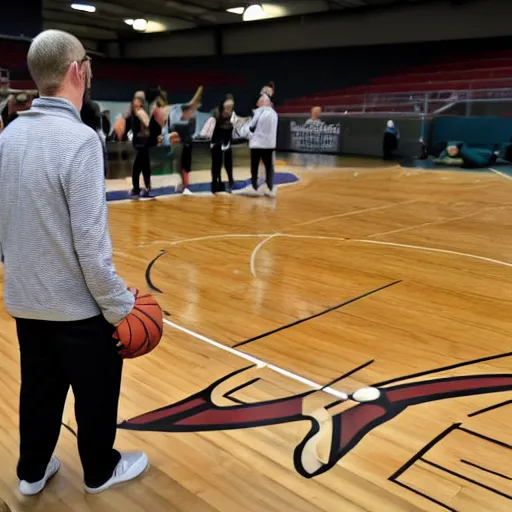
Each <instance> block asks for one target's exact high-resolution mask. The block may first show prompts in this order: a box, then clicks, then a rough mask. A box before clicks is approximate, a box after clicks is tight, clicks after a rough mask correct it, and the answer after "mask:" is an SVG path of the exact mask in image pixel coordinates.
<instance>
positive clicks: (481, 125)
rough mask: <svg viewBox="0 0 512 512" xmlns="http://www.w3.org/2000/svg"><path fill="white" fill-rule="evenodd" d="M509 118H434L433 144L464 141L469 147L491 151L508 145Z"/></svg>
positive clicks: (511, 131)
mask: <svg viewBox="0 0 512 512" xmlns="http://www.w3.org/2000/svg"><path fill="white" fill-rule="evenodd" d="M511 138H512V118H510V117H447V116H442V117H436V119H435V120H434V128H433V135H432V142H433V144H434V145H435V144H438V143H441V142H447V141H450V140H454V141H464V142H465V143H466V144H468V145H469V146H475V147H478V146H480V147H487V148H490V149H493V148H494V147H495V146H496V145H499V146H503V145H506V144H509V143H510V140H511Z"/></svg>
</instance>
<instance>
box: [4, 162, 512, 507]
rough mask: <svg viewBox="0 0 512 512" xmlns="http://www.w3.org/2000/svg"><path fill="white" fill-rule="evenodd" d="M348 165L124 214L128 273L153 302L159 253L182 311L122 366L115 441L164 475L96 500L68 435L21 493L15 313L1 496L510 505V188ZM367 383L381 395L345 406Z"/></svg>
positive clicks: (163, 276)
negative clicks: (267, 188)
mask: <svg viewBox="0 0 512 512" xmlns="http://www.w3.org/2000/svg"><path fill="white" fill-rule="evenodd" d="M346 165H347V164H346V163H345V167H343V168H341V169H316V170H311V171H308V172H306V171H300V169H297V174H298V175H300V177H301V182H300V183H299V184H296V185H293V186H289V187H283V188H282V189H280V190H279V193H278V198H277V201H276V202H275V203H274V202H272V201H270V200H268V199H265V198H258V199H252V198H247V197H241V196H225V195H222V196H218V197H215V198H213V197H179V198H172V199H158V200H156V201H151V202H139V203H123V204H113V205H111V207H110V214H111V225H112V234H113V240H114V247H115V260H116V265H117V268H118V271H119V273H120V274H121V275H122V276H123V277H124V278H125V279H127V281H128V282H129V283H130V285H132V286H138V287H139V288H140V289H142V290H144V291H146V290H148V284H147V282H146V270H147V268H148V264H149V263H150V262H152V261H153V265H152V266H151V268H150V269H149V270H148V272H147V277H148V279H149V281H150V282H151V283H152V285H153V286H154V287H155V288H158V289H160V290H161V292H162V293H161V294H157V295H158V298H159V300H160V302H161V304H162V306H163V309H164V310H165V311H166V312H167V313H169V314H170V316H168V317H167V320H168V324H167V325H166V331H165V337H164V340H163V342H162V344H161V346H160V347H159V348H158V349H157V350H156V351H155V352H154V353H152V354H151V355H150V356H148V357H146V358H141V359H140V360H136V361H128V362H127V363H126V366H125V374H124V380H123V390H122V397H121V403H120V415H121V418H120V421H126V420H132V421H128V422H127V423H123V424H121V427H122V428H121V429H120V430H119V436H118V447H119V448H120V449H123V450H126V449H134V448H142V449H145V450H146V451H147V452H148V454H149V456H150V459H151V464H152V467H151V469H150V470H149V471H148V473H147V474H146V475H145V476H144V477H143V478H142V479H141V480H140V481H139V482H137V483H133V484H130V485H126V486H124V487H120V488H118V489H116V490H112V491H110V492H107V493H105V494H103V495H99V496H85V495H84V493H83V491H82V482H81V473H80V468H79V464H78V456H77V451H76V447H75V439H74V437H73V434H72V433H71V432H69V431H68V430H64V429H63V432H62V436H61V441H60V443H59V446H58V449H57V454H58V455H59V456H60V457H61V458H62V461H63V469H62V470H61V472H60V474H59V475H58V476H57V477H56V478H55V480H54V481H53V482H52V483H51V484H50V485H49V486H48V488H47V490H46V491H44V493H43V494H42V495H41V496H40V497H38V498H34V499H27V500H22V499H21V498H20V497H19V496H18V495H17V494H16V492H15V488H16V479H15V472H14V469H15V464H16V456H17V442H18V441H17V401H18V385H19V368H18V349H17V345H16V338H15V330H14V324H13V322H12V321H11V320H9V319H8V317H7V315H6V314H5V312H4V310H2V313H1V314H0V316H1V324H0V347H1V351H2V357H1V358H0V368H1V372H0V383H1V385H2V389H3V394H2V399H1V400H0V460H1V462H2V463H1V464H0V496H1V497H2V498H4V499H5V500H6V501H7V503H8V504H9V505H10V506H11V507H12V509H13V510H14V511H16V512H17V511H51V512H64V511H77V512H89V511H91V512H92V511H94V512H114V511H116V512H117V511H119V512H121V511H122V512H124V511H127V512H143V511H144V512H169V511H181V512H211V511H221V512H234V511H251V512H260V511H265V512H271V511H279V512H283V511H294V512H314V511H326V512H327V511H329V512H339V511H343V512H362V511H372V512H405V511H407V512H420V511H444V510H448V511H463V512H476V511H481V512H491V511H510V510H511V508H512V457H511V448H512V432H511V429H510V423H511V422H512V357H511V356H512V352H511V351H512V349H511V344H510V339H511V337H510V333H511V332H512V315H511V307H512V241H511V240H512V239H511V237H510V231H511V227H512V216H511V213H512V212H511V208H512V202H511V199H510V198H511V197H512V182H511V181H510V180H508V179H507V178H505V177H503V176H499V175H496V174H492V173H463V172H432V171H418V170H405V169H402V168H399V167H389V166H388V167H385V166H381V167H379V168H370V167H367V166H366V164H365V163H364V162H363V163H358V162H356V161H354V162H350V165H353V166H352V167H347V166H346ZM157 257H158V258H157ZM155 258H157V259H155ZM309 317H311V318H309ZM308 318H309V319H308ZM306 319H307V320H306ZM300 320H305V321H302V322H300ZM251 340H252V341H251ZM226 347H228V350H231V349H232V351H228V350H225V348H226ZM264 363H267V365H266V366H265V365H264ZM284 370H285V371H284ZM287 372H289V373H287ZM214 383H216V385H215V386H212V384H214ZM322 386H328V387H327V389H325V390H324V389H320V390H319V389H318V388H321V387H322ZM365 386H375V387H377V388H379V389H380V391H381V397H380V398H379V399H378V400H377V401H375V402H368V403H363V404H359V403H357V402H356V401H354V400H353V399H352V398H350V399H349V400H347V401H343V400H340V396H343V395H342V393H347V394H349V395H350V394H351V393H353V392H355V391H356V390H358V389H360V388H362V387H365ZM178 402H180V404H179V405H178V406H176V407H169V408H167V409H163V410H161V411H159V412H157V413H154V414H146V413H151V412H152V411H155V410H156V409H161V408H164V407H166V406H172V405H173V404H176V403H178ZM71 410H72V409H71V407H70V408H69V410H67V411H66V417H65V418H64V420H65V422H66V423H67V424H68V425H69V426H70V427H71V428H72V429H73V428H75V424H74V420H73V419H72V412H71ZM41 421H44V418H41ZM34 428H37V425H34Z"/></svg>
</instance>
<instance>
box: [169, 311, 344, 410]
mask: <svg viewBox="0 0 512 512" xmlns="http://www.w3.org/2000/svg"><path fill="white" fill-rule="evenodd" d="M164 322H165V323H166V324H167V325H168V326H169V327H172V328H173V329H177V330H178V331H181V332H183V333H185V334H188V335H189V336H192V337H194V338H197V339H198V340H201V341H204V342H205V343H208V344H209V345H212V346H214V347H216V348H220V349H221V350H224V351H225V352H229V353H230V354H232V355H234V356H238V357H241V358H242V359H245V360H246V361H249V362H251V363H253V364H255V365H256V366H257V367H258V368H268V369H269V370H272V371H273V372H276V373H279V374H280V375H283V376H285V377H288V378H290V379H293V380H295V381H297V382H300V383H301V384H304V385H306V386H308V387H310V388H312V389H315V390H317V391H324V392H325V393H328V394H329V395H332V396H335V397H336V398H339V399H340V400H343V401H345V400H348V395H347V394H346V393H343V392H342V391H337V390H336V389H333V388H331V387H330V386H328V387H324V386H323V385H322V384H318V383H317V382H314V381H312V380H310V379H307V378H306V377H301V376H300V375H297V374H296V373H293V372H290V371H288V370H285V369H284V368H281V367H279V366H276V365H274V364H271V363H267V362H266V361H263V360H262V359H258V358H257V357H254V356H251V355H249V354H246V353H245V352H241V351H240V350H236V349H234V348H231V347H228V346H227V345H224V344H222V343H219V342H218V341H214V340H212V339H210V338H207V337H206V336H203V335H202V334H199V333H197V332H194V331H191V330H190V329H187V328H185V327H182V326H181V325H178V324H176V323H174V322H171V321H170V320H168V319H167V318H164Z"/></svg>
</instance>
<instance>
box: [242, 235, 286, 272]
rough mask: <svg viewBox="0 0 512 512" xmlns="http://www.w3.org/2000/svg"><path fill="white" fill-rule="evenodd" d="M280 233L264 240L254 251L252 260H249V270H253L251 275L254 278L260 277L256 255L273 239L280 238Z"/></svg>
mask: <svg viewBox="0 0 512 512" xmlns="http://www.w3.org/2000/svg"><path fill="white" fill-rule="evenodd" d="M279 234H280V233H279V232H277V233H274V234H273V235H270V236H268V237H267V238H265V239H264V240H262V241H261V242H260V243H259V244H258V245H257V246H256V247H255V248H254V249H253V251H252V253H251V258H250V260H249V268H250V269H251V274H252V275H253V276H254V277H258V276H257V275H256V255H257V254H258V251H259V250H260V249H261V248H262V247H263V246H264V245H265V244H266V243H267V242H269V241H270V240H272V238H274V237H276V236H279Z"/></svg>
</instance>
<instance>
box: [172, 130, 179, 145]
mask: <svg viewBox="0 0 512 512" xmlns="http://www.w3.org/2000/svg"><path fill="white" fill-rule="evenodd" d="M169 141H170V143H171V144H179V143H180V142H181V138H180V136H179V134H178V132H171V134H170V135H169Z"/></svg>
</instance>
